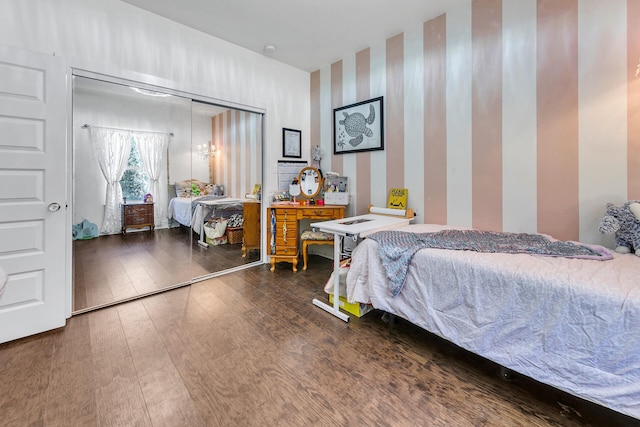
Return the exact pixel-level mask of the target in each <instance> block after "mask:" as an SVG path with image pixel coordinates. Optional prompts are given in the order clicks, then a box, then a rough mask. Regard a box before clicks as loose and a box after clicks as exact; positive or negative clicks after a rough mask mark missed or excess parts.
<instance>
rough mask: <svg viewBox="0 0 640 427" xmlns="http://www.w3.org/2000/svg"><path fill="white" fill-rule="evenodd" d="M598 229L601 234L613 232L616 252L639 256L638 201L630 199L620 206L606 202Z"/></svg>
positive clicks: (639, 205)
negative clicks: (604, 211)
mask: <svg viewBox="0 0 640 427" xmlns="http://www.w3.org/2000/svg"><path fill="white" fill-rule="evenodd" d="M598 230H599V231H600V232H601V233H603V234H611V233H615V235H616V249H615V250H616V252H619V253H621V254H628V253H630V252H634V253H635V254H636V255H637V256H640V201H638V200H630V201H628V202H626V203H625V204H624V205H622V206H615V205H614V204H613V203H607V213H606V215H605V216H604V218H602V220H601V221H600V227H599V228H598Z"/></svg>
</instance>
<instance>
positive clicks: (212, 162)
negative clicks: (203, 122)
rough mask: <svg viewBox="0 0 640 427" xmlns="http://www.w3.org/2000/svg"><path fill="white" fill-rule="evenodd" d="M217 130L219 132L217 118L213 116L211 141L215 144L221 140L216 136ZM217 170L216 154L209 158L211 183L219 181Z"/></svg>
mask: <svg viewBox="0 0 640 427" xmlns="http://www.w3.org/2000/svg"><path fill="white" fill-rule="evenodd" d="M217 132H218V127H217V120H216V118H215V116H214V117H211V142H212V143H213V144H216V142H217V141H219V140H218V138H216V136H217ZM216 172H217V167H216V158H215V156H214V157H213V158H211V159H210V160H209V182H211V183H216V182H217V180H216V178H217V176H216Z"/></svg>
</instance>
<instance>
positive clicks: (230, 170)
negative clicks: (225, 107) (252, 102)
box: [210, 110, 262, 197]
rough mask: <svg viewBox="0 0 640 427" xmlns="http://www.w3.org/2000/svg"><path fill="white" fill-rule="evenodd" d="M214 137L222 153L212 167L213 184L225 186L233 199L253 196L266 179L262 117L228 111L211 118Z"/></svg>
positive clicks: (215, 158)
mask: <svg viewBox="0 0 640 427" xmlns="http://www.w3.org/2000/svg"><path fill="white" fill-rule="evenodd" d="M252 118H253V120H252ZM252 123H255V124H254V125H252ZM211 133H212V142H213V143H214V144H215V145H216V147H217V148H218V150H219V152H218V154H217V155H216V156H215V157H214V158H213V162H212V163H211V165H213V171H214V173H213V174H210V176H211V180H212V182H214V183H216V184H223V185H224V186H225V192H226V193H227V194H229V195H231V196H233V197H242V196H244V194H245V193H248V192H251V191H252V190H253V185H254V184H257V183H259V182H260V180H261V177H262V172H261V171H262V163H261V162H260V159H262V148H261V147H262V115H260V114H256V113H249V112H245V111H239V110H229V111H225V112H224V113H221V114H219V115H217V116H215V117H212V118H211Z"/></svg>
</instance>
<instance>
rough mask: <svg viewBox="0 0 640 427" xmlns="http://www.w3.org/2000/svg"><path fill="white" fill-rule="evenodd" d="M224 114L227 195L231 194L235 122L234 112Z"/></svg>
mask: <svg viewBox="0 0 640 427" xmlns="http://www.w3.org/2000/svg"><path fill="white" fill-rule="evenodd" d="M223 114H224V118H225V124H226V129H225V131H226V132H225V135H226V138H225V150H224V171H225V172H226V173H225V175H226V176H225V179H224V182H225V184H224V185H225V187H226V188H225V190H224V191H225V194H231V190H232V189H231V178H232V177H231V150H232V149H233V143H232V141H231V138H233V133H231V129H233V122H232V121H231V119H232V116H233V112H232V111H226V112H224V113H223Z"/></svg>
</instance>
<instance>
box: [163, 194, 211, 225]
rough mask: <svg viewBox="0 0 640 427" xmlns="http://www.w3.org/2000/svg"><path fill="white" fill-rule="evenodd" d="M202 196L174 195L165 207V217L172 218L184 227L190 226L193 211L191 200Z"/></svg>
mask: <svg viewBox="0 0 640 427" xmlns="http://www.w3.org/2000/svg"><path fill="white" fill-rule="evenodd" d="M201 197H204V196H200V197H174V198H172V199H171V200H170V201H169V207H168V208H167V217H168V218H169V219H174V220H176V221H178V222H179V223H180V224H182V225H184V226H185V227H191V217H192V216H193V212H192V209H191V202H193V201H194V200H198V199H199V198H201Z"/></svg>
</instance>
